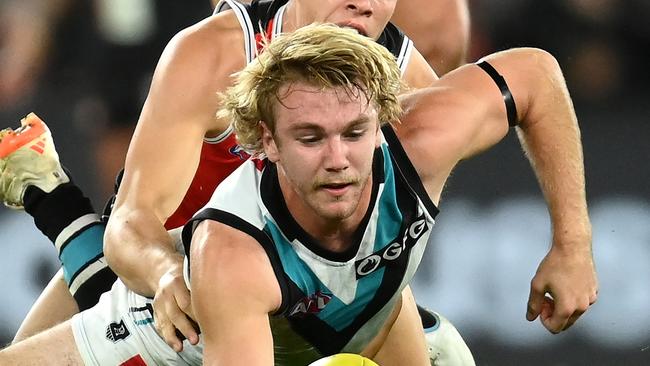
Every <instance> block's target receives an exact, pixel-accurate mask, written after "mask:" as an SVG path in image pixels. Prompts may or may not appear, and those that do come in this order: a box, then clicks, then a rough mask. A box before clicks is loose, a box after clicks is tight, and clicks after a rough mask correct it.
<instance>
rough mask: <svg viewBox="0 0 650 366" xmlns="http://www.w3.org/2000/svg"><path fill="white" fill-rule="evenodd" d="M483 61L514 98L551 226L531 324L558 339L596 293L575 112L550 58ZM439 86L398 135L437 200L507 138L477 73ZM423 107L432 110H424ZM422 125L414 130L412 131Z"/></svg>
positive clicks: (527, 52) (531, 55)
mask: <svg viewBox="0 0 650 366" xmlns="http://www.w3.org/2000/svg"><path fill="white" fill-rule="evenodd" d="M486 60H488V61H489V62H490V63H491V64H492V65H493V66H494V67H495V69H497V70H498V71H499V72H500V73H501V74H502V75H503V77H504V78H505V80H506V81H507V83H508V86H509V87H510V90H511V91H512V94H513V95H514V98H515V102H516V106H517V110H518V117H519V121H520V123H519V127H518V133H519V136H520V139H521V141H522V144H523V146H524V147H525V149H526V152H527V155H528V156H529V159H530V161H531V165H532V167H533V169H534V170H535V173H536V175H537V177H538V180H539V182H540V186H541V189H542V192H543V193H544V197H545V199H546V201H547V204H548V208H549V213H550V216H551V222H552V225H553V245H552V248H551V250H550V251H549V254H548V255H547V256H546V257H545V258H544V260H543V261H542V263H541V264H540V267H539V268H538V272H537V274H536V276H535V277H534V278H533V280H532V283H531V294H530V299H529V304H528V305H529V310H528V314H527V317H528V319H529V320H533V319H535V318H536V317H537V316H538V315H541V320H542V322H543V324H544V326H545V327H546V328H548V329H549V330H550V331H551V332H554V333H555V332H559V331H562V330H564V329H567V328H568V327H569V326H571V324H573V322H575V321H576V320H577V319H578V317H579V316H580V315H581V314H582V313H583V312H584V311H586V309H587V308H588V307H589V305H590V304H592V303H593V302H594V301H596V297H597V289H598V283H597V279H596V274H595V270H594V265H593V259H592V254H591V225H590V221H589V217H588V212H587V203H586V198H585V181H584V168H583V167H584V165H583V157H582V146H581V143H580V132H579V129H578V125H577V120H576V116H575V112H574V110H573V105H572V102H571V99H570V97H569V93H568V91H567V88H566V84H565V82H564V78H563V76H562V73H561V70H560V68H559V66H558V64H557V62H556V61H555V59H554V58H553V57H552V56H551V55H549V54H548V53H546V52H544V51H541V50H537V49H518V50H511V51H506V52H500V53H497V54H494V55H491V56H489V57H487V58H486ZM435 85H436V88H434V89H432V90H431V91H429V92H426V93H423V94H422V95H419V96H416V97H414V98H411V100H410V101H408V100H407V105H408V106H409V107H410V108H413V109H414V110H415V113H414V116H419V118H418V119H419V121H416V123H415V124H405V125H404V126H401V129H402V132H401V133H402V135H404V136H405V139H404V141H406V143H405V148H406V149H407V151H408V152H409V155H411V154H412V155H413V157H414V164H415V165H416V168H417V169H418V170H419V171H420V173H421V174H422V176H423V178H424V180H425V183H426V184H427V188H428V189H429V191H430V194H432V196H433V197H434V199H436V200H437V199H439V194H440V191H441V190H442V186H443V185H444V181H445V180H446V178H447V176H448V174H449V172H450V171H451V169H452V168H453V166H454V165H455V164H456V163H457V162H458V161H459V160H461V159H464V158H467V157H470V156H472V155H474V154H476V153H478V152H480V151H482V150H484V149H486V148H489V147H490V146H492V145H494V144H495V143H497V142H498V141H499V140H500V139H501V138H502V137H503V136H504V135H505V133H506V131H507V122H506V121H507V119H506V111H505V106H504V103H503V98H502V97H501V95H500V93H499V90H498V88H497V87H496V86H495V85H494V82H493V81H492V80H491V78H490V77H489V76H487V74H486V73H485V72H483V71H482V70H480V69H479V68H478V67H477V66H474V65H468V66H465V67H462V68H460V69H459V70H457V71H455V72H452V73H450V74H448V75H447V76H445V77H443V78H442V79H441V80H440V82H439V83H436V84H435ZM413 101H416V102H414V103H411V104H408V103H409V102H413ZM419 103H422V104H423V105H424V104H427V103H429V104H430V106H429V107H428V108H426V107H422V108H420V107H418V106H417V105H418V104H419ZM441 105H442V106H441ZM418 124H419V127H420V128H419V129H417V130H410V128H409V127H408V126H411V125H418ZM398 131H400V128H398ZM427 156H429V157H431V156H435V158H434V160H433V162H432V161H431V159H429V161H427V160H425V158H426V157H427ZM545 294H548V295H550V296H551V297H552V299H554V301H553V300H552V299H550V298H545Z"/></svg>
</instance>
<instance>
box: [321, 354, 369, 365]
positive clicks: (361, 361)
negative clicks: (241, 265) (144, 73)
mask: <svg viewBox="0 0 650 366" xmlns="http://www.w3.org/2000/svg"><path fill="white" fill-rule="evenodd" d="M309 366H379V365H377V364H376V363H374V362H373V361H372V360H370V359H367V358H365V357H363V356H360V355H356V354H353V353H339V354H336V355H332V356H329V357H325V358H321V359H320V360H317V361H315V362H312V363H310V364H309Z"/></svg>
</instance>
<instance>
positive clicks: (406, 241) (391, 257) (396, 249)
mask: <svg viewBox="0 0 650 366" xmlns="http://www.w3.org/2000/svg"><path fill="white" fill-rule="evenodd" d="M428 230H429V227H428V226H427V222H426V220H425V218H424V215H421V216H420V217H418V218H417V219H416V220H415V221H414V222H413V223H411V225H410V226H409V227H408V229H406V232H405V233H404V234H403V235H401V236H398V237H397V238H396V239H395V240H393V242H392V243H390V244H388V245H387V246H385V247H384V248H382V249H380V250H378V251H376V252H374V253H372V254H371V255H369V256H367V257H365V258H363V259H360V260H358V261H356V262H355V263H354V266H355V270H356V273H357V279H360V278H363V277H365V276H367V275H369V274H371V273H373V272H374V271H376V270H377V269H379V268H382V267H385V266H386V265H388V264H389V263H390V262H393V261H395V260H396V259H398V258H399V257H400V256H401V255H402V253H404V252H406V251H408V250H410V249H411V248H412V247H413V246H414V245H415V243H417V242H418V240H419V239H420V238H421V237H422V235H424V233H426V232H427V231H428Z"/></svg>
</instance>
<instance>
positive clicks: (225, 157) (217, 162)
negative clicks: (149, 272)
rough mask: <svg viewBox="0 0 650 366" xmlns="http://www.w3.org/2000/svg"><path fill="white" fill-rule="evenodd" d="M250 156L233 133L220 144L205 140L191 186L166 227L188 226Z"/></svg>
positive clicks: (219, 142)
mask: <svg viewBox="0 0 650 366" xmlns="http://www.w3.org/2000/svg"><path fill="white" fill-rule="evenodd" d="M249 156H250V155H249V154H247V153H246V152H245V151H244V150H243V149H242V148H241V146H239V145H238V144H237V139H236V137H235V134H234V133H233V132H231V133H230V134H229V135H228V136H227V137H225V138H223V139H221V140H219V141H218V142H210V141H204V142H203V147H202V148H201V160H200V161H199V166H198V168H197V170H196V173H195V174H194V179H193V180H192V184H190V188H189V189H188V190H187V193H185V198H183V201H182V202H181V204H180V206H179V207H178V208H177V209H176V212H174V213H173V214H172V215H171V216H170V217H169V219H167V222H166V223H165V228H166V229H167V230H169V229H173V228H177V227H180V226H183V225H185V222H187V220H189V219H190V218H191V217H192V215H194V213H196V211H198V210H199V209H200V208H201V207H203V206H204V205H205V204H206V203H208V201H209V200H210V197H212V193H213V192H214V190H215V188H217V186H218V185H219V184H220V183H221V182H222V181H223V180H224V179H226V177H227V176H229V175H230V173H232V172H233V171H234V170H235V169H237V167H239V166H240V165H241V164H242V163H243V162H244V161H246V159H248V158H249Z"/></svg>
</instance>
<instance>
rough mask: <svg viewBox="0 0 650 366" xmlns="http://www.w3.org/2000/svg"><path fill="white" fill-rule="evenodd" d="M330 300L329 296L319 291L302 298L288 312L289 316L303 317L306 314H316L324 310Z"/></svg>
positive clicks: (330, 296)
mask: <svg viewBox="0 0 650 366" xmlns="http://www.w3.org/2000/svg"><path fill="white" fill-rule="evenodd" d="M331 299H332V295H331V294H326V293H323V292H321V291H316V293H314V294H311V295H309V296H307V297H304V298H303V299H302V300H300V301H298V303H296V305H294V306H293V308H292V309H291V311H290V312H289V316H294V315H297V316H304V315H306V314H318V313H320V311H321V310H323V309H324V308H325V306H326V305H327V303H328V302H330V300H331Z"/></svg>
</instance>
